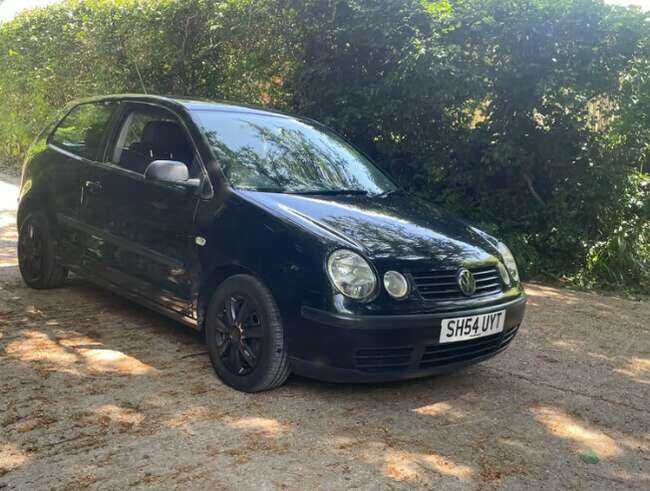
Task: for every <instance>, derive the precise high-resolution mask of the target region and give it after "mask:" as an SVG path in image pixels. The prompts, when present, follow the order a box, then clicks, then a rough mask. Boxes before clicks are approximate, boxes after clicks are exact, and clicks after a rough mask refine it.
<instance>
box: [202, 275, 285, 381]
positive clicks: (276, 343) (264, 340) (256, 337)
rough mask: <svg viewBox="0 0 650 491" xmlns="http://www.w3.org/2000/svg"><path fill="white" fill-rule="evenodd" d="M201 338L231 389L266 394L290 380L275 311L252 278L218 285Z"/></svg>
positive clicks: (261, 286) (237, 278)
mask: <svg viewBox="0 0 650 491" xmlns="http://www.w3.org/2000/svg"><path fill="white" fill-rule="evenodd" d="M205 337H206V343H207V346H208V353H209V355H210V361H211V362H212V365H213V366H214V369H215V371H216V372H217V375H218V376H219V378H221V380H223V381H224V382H225V383H226V384H228V385H229V386H231V387H233V388H235V389H238V390H241V391H244V392H260V391H263V390H269V389H272V388H274V387H277V386H279V385H282V384H283V383H284V381H285V380H286V379H287V377H288V376H289V362H288V356H287V349H286V342H285V337H284V328H283V325H282V319H281V317H280V312H279V309H278V307H277V305H276V303H275V300H274V299H273V296H272V295H271V292H270V291H269V290H268V288H266V286H265V285H264V284H262V282H260V281H259V280H258V279H257V278H255V277H253V276H250V275H244V274H240V275H235V276H231V277H230V278H227V279H226V280H225V281H223V283H221V285H219V287H218V288H217V289H216V291H215V292H214V294H213V295H212V299H211V300H210V304H209V306H208V311H207V316H206V322H205Z"/></svg>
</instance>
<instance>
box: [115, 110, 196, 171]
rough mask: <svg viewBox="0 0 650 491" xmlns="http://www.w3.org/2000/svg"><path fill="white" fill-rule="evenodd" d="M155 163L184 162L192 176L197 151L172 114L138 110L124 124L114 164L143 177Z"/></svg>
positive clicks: (129, 115) (116, 148)
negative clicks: (162, 161)
mask: <svg viewBox="0 0 650 491" xmlns="http://www.w3.org/2000/svg"><path fill="white" fill-rule="evenodd" d="M154 160H176V161H180V162H182V163H184V164H185V165H187V166H188V168H189V170H190V174H191V175H192V174H193V172H194V169H193V167H194V166H193V163H194V147H193V146H192V143H191V141H190V139H189V138H188V137H187V134H186V132H185V130H184V129H183V127H182V125H181V124H180V123H179V122H178V121H177V120H176V118H175V117H174V116H173V115H172V114H171V113H169V112H167V111H165V110H163V109H158V108H153V107H142V108H137V109H134V110H132V111H131V112H130V113H129V114H128V115H127V117H126V118H125V120H124V123H123V124H122V128H121V129H120V132H119V136H118V139H117V143H116V145H115V150H114V151H113V156H112V161H113V163H115V164H117V165H119V166H120V167H123V168H125V169H129V170H132V171H134V172H138V173H140V174H142V173H144V171H145V169H146V168H147V166H148V165H149V164H150V163H151V162H153V161H154Z"/></svg>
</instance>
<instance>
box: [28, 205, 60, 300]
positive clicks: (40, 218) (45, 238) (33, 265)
mask: <svg viewBox="0 0 650 491" xmlns="http://www.w3.org/2000/svg"><path fill="white" fill-rule="evenodd" d="M54 242H55V241H54V237H53V235H52V230H51V228H50V224H49V222H48V219H47V216H46V215H45V214H44V213H41V212H34V213H30V214H29V215H28V216H27V217H26V218H25V220H23V223H22V224H21V225H20V231H19V232H18V267H19V269H20V274H21V276H22V277H23V280H24V281H25V283H26V284H27V286H29V287H31V288H37V289H47V288H57V287H60V286H61V285H63V282H64V281H65V279H66V278H67V276H68V270H67V269H65V268H64V267H63V266H61V265H60V264H58V263H57V262H56V259H55V252H54Z"/></svg>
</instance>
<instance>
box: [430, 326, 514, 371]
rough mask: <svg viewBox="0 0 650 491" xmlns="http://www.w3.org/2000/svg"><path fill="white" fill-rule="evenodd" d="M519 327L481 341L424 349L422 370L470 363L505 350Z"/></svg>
mask: <svg viewBox="0 0 650 491" xmlns="http://www.w3.org/2000/svg"><path fill="white" fill-rule="evenodd" d="M518 329H519V325H517V326H516V327H515V328H514V329H512V330H510V331H508V332H507V333H505V334H504V333H499V334H495V335H493V336H488V337H485V338H479V339H470V340H468V341H460V342H458V343H449V344H446V343H445V344H434V345H431V346H427V347H426V348H424V353H423V354H422V360H421V361H420V368H432V367H438V366H442V365H449V364H451V363H458V362H462V361H470V360H472V359H474V358H479V357H481V356H485V355H489V354H490V353H493V352H495V351H498V350H500V349H502V348H505V347H506V346H507V345H508V344H510V341H512V338H514V337H515V334H516V333H517V330H518Z"/></svg>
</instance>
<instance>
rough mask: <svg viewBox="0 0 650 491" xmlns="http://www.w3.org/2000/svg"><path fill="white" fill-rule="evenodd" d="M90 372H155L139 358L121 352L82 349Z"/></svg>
mask: <svg viewBox="0 0 650 491" xmlns="http://www.w3.org/2000/svg"><path fill="white" fill-rule="evenodd" d="M79 353H80V354H81V356H83V357H84V359H85V361H86V366H87V367H88V369H89V370H92V371H94V372H101V373H116V374H121V375H145V374H147V373H150V372H153V371H155V368H153V367H152V366H150V365H147V364H146V363H142V362H141V361H140V360H138V359H137V358H133V357H132V356H129V355H125V354H124V353H122V352H121V351H115V350H111V349H105V348H101V349H80V350H79Z"/></svg>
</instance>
